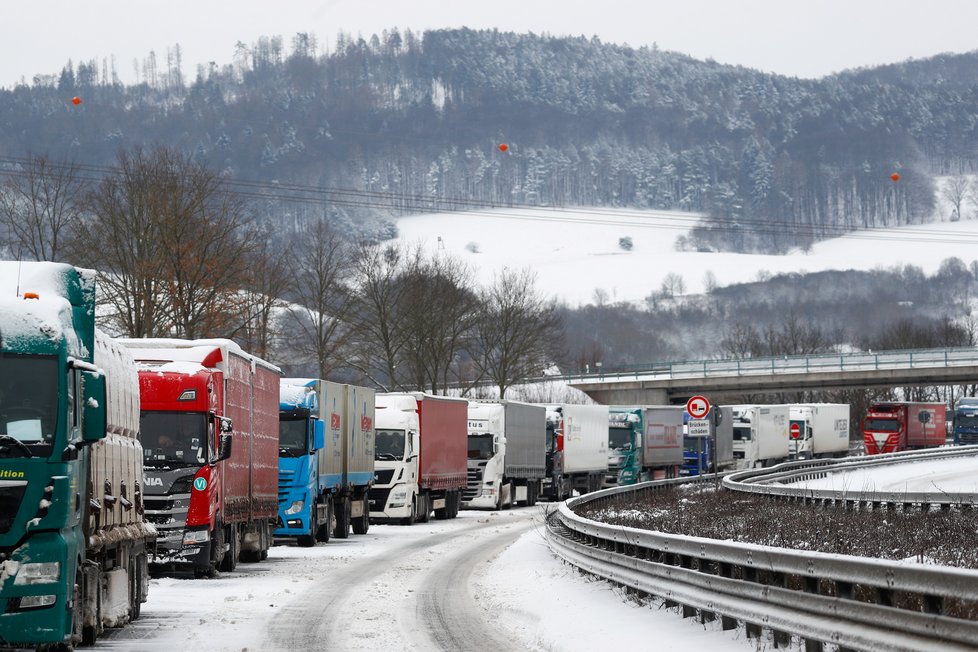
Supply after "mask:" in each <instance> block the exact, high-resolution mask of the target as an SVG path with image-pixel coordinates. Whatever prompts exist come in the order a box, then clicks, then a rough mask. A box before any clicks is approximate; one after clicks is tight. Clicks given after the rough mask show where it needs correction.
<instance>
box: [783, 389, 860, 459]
mask: <svg viewBox="0 0 978 652" xmlns="http://www.w3.org/2000/svg"><path fill="white" fill-rule="evenodd" d="M788 418H789V419H790V425H789V432H788V437H789V440H790V445H791V456H792V457H796V458H798V459H810V458H813V457H845V456H846V455H847V454H848V453H849V405H848V404H847V403H799V404H793V405H789V406H788Z"/></svg>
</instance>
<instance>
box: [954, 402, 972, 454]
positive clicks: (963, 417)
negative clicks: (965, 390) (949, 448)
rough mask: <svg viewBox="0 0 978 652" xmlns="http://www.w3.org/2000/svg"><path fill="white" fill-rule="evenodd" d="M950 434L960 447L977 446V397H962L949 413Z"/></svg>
mask: <svg viewBox="0 0 978 652" xmlns="http://www.w3.org/2000/svg"><path fill="white" fill-rule="evenodd" d="M951 434H952V435H953V437H954V443H955V444H957V445H961V446H972V445H974V444H978V397H974V396H962V397H961V398H959V399H958V400H957V401H955V402H954V410H953V411H952V412H951Z"/></svg>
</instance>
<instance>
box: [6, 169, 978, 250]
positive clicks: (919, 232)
mask: <svg viewBox="0 0 978 652" xmlns="http://www.w3.org/2000/svg"><path fill="white" fill-rule="evenodd" d="M30 164H31V160H30V159H27V158H18V157H9V156H6V157H5V156H0V175H4V176H7V177H20V178H26V177H28V176H29V175H30V173H29V172H28V171H25V170H24V169H23V167H25V166H30ZM48 165H49V166H50V167H52V168H54V169H62V170H68V169H73V170H77V171H80V172H82V173H86V172H87V173H89V174H87V175H86V174H79V175H76V178H77V179H80V180H81V181H86V182H92V183H97V182H99V181H101V180H102V178H104V176H106V175H110V174H114V173H116V172H118V168H117V167H113V166H104V165H95V164H87V163H55V162H49V163H48ZM6 166H16V167H6ZM18 168H19V169H18ZM93 174H96V175H101V176H92V175H93ZM224 182H225V183H226V184H227V187H228V188H229V189H230V190H232V192H234V193H235V194H236V195H238V196H240V197H244V198H247V199H252V200H259V201H280V202H287V203H297V204H305V205H313V206H330V205H332V206H342V207H346V208H369V209H377V210H397V211H401V212H404V211H410V210H414V211H418V212H427V213H432V212H457V213H465V214H468V215H473V216H479V217H488V218H492V219H502V220H513V221H528V222H548V223H554V224H577V225H594V226H608V227H624V228H640V229H646V228H651V229H667V230H676V231H688V230H690V229H692V228H694V227H697V226H716V227H717V228H724V227H726V228H727V229H729V228H731V227H733V228H737V229H740V230H741V232H743V233H745V234H756V235H778V234H781V235H783V234H785V233H786V231H787V232H788V233H791V234H793V235H808V236H811V237H821V238H825V237H848V238H852V239H856V240H870V241H881V242H919V243H933V244H956V243H962V242H966V243H971V242H972V241H974V243H976V244H978V233H974V234H969V233H961V232H959V231H954V230H944V229H932V228H926V229H920V228H917V229H913V230H912V231H909V232H908V231H905V230H903V229H901V230H894V229H892V228H889V227H885V228H882V229H878V230H875V229H874V230H865V231H859V230H852V229H847V228H845V227H842V226H835V225H828V226H819V225H811V224H799V225H786V224H774V223H771V222H769V221H766V220H756V219H749V218H740V219H737V220H736V221H735V222H734V223H718V222H715V221H714V222H710V221H709V218H707V217H706V216H704V215H700V214H695V213H683V212H679V211H643V210H641V209H624V208H610V207H593V208H592V207H577V206H575V207H543V206H532V205H527V204H512V205H506V206H500V205H499V204H496V203H494V202H489V201H482V200H475V199H470V198H469V199H463V198H446V197H430V196H427V195H419V194H412V193H403V192H394V191H375V190H358V189H354V188H341V187H331V186H309V185H303V184H297V183H281V182H277V181H271V182H270V181H257V180H249V179H224ZM604 218H618V219H604ZM906 226H913V225H906Z"/></svg>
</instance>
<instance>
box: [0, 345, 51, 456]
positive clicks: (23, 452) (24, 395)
mask: <svg viewBox="0 0 978 652" xmlns="http://www.w3.org/2000/svg"><path fill="white" fill-rule="evenodd" d="M57 427H58V359H57V358H55V357H54V356H40V355H31V356H27V355H10V354H5V355H4V356H3V357H0V453H2V454H4V455H15V456H16V455H20V456H27V457H29V456H30V454H44V453H43V450H42V448H41V447H47V448H50V446H51V444H52V442H53V441H54V435H55V432H56V430H57ZM4 440H7V441H4ZM14 440H16V441H14ZM18 442H19V443H18ZM22 444H23V445H22ZM34 446H38V448H34Z"/></svg>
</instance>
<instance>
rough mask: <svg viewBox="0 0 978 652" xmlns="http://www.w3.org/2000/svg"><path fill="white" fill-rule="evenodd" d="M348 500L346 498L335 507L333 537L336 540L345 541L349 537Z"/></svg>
mask: <svg viewBox="0 0 978 652" xmlns="http://www.w3.org/2000/svg"><path fill="white" fill-rule="evenodd" d="M350 511H351V510H350V498H349V497H346V498H344V499H343V500H342V501H340V504H339V505H337V506H336V529H334V530H333V536H334V537H336V538H337V539H346V538H347V537H349V536H350Z"/></svg>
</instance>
